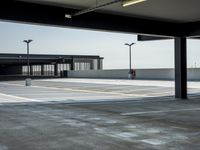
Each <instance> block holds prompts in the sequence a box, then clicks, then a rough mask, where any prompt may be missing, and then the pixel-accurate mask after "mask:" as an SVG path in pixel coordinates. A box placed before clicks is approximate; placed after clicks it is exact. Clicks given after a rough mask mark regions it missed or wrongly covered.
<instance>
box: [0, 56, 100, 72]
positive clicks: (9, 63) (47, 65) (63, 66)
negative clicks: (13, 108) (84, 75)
mask: <svg viewBox="0 0 200 150" xmlns="http://www.w3.org/2000/svg"><path fill="white" fill-rule="evenodd" d="M29 61H30V75H31V76H61V75H62V73H63V71H67V70H101V69H103V58H102V57H100V56H87V55H44V54H30V55H29ZM27 74H28V67H27V55H26V54H0V75H20V76H26V75H27Z"/></svg>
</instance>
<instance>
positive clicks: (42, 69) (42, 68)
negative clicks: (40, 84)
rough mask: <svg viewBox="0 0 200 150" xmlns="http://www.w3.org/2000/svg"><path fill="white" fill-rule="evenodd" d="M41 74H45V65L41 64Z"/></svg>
mask: <svg viewBox="0 0 200 150" xmlns="http://www.w3.org/2000/svg"><path fill="white" fill-rule="evenodd" d="M41 75H42V76H43V75H44V65H41Z"/></svg>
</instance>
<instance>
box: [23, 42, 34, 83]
mask: <svg viewBox="0 0 200 150" xmlns="http://www.w3.org/2000/svg"><path fill="white" fill-rule="evenodd" d="M32 41H33V40H30V39H29V40H24V41H23V42H25V43H26V44H27V73H28V77H30V65H29V62H30V60H29V44H30V43H31V42H32ZM30 85H31V79H26V86H30Z"/></svg>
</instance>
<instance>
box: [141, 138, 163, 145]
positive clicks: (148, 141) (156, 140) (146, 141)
mask: <svg viewBox="0 0 200 150" xmlns="http://www.w3.org/2000/svg"><path fill="white" fill-rule="evenodd" d="M141 142H144V143H148V144H151V145H155V146H157V145H163V144H165V143H166V142H165V141H161V140H158V139H144V140H141Z"/></svg>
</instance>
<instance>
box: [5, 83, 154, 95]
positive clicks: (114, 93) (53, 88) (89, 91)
mask: <svg viewBox="0 0 200 150" xmlns="http://www.w3.org/2000/svg"><path fill="white" fill-rule="evenodd" d="M3 84H7V85H16V86H24V85H21V84H13V83H3ZM24 87H25V86H24ZM30 87H35V88H44V89H52V90H66V91H72V92H84V93H97V94H112V95H118V96H122V97H155V96H151V95H147V94H125V93H118V92H104V91H96V90H81V89H70V88H58V87H46V86H45V87H44V86H30Z"/></svg>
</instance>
